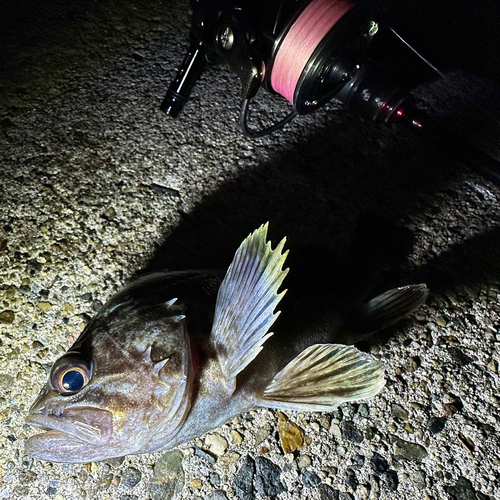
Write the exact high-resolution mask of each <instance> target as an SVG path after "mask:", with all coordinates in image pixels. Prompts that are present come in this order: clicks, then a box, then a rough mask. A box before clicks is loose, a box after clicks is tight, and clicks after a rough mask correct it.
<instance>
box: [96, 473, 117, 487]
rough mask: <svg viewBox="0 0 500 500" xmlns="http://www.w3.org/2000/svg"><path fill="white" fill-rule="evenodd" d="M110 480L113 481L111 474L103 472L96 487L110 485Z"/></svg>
mask: <svg viewBox="0 0 500 500" xmlns="http://www.w3.org/2000/svg"><path fill="white" fill-rule="evenodd" d="M111 481H113V474H103V475H102V476H101V477H100V479H99V481H98V483H97V487H98V488H100V489H102V490H105V489H107V488H109V487H110V485H111Z"/></svg>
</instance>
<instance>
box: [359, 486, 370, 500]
mask: <svg viewBox="0 0 500 500" xmlns="http://www.w3.org/2000/svg"><path fill="white" fill-rule="evenodd" d="M369 496H370V488H369V487H368V486H366V485H365V484H361V485H359V486H358V489H357V490H356V498H357V499H359V500H368V497H369Z"/></svg>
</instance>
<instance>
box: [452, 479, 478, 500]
mask: <svg viewBox="0 0 500 500" xmlns="http://www.w3.org/2000/svg"><path fill="white" fill-rule="evenodd" d="M445 491H446V493H448V495H449V497H450V500H487V499H488V497H487V496H486V495H483V494H482V493H480V492H478V491H475V490H474V488H473V486H472V483H471V482H470V481H469V480H468V479H466V478H465V477H460V478H459V479H458V481H457V482H456V483H455V484H454V485H452V486H446V487H445Z"/></svg>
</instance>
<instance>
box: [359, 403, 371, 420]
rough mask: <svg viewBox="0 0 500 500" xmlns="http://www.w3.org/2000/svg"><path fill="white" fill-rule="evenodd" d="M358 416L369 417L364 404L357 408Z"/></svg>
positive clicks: (366, 406)
mask: <svg viewBox="0 0 500 500" xmlns="http://www.w3.org/2000/svg"><path fill="white" fill-rule="evenodd" d="M358 414H359V415H361V416H362V417H364V418H365V417H367V416H368V415H369V411H368V405H367V404H366V403H361V404H360V405H359V406H358Z"/></svg>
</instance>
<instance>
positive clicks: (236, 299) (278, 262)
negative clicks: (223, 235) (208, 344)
mask: <svg viewBox="0 0 500 500" xmlns="http://www.w3.org/2000/svg"><path fill="white" fill-rule="evenodd" d="M267 227H268V225H267V224H265V225H263V226H261V227H260V228H259V229H257V230H256V231H255V232H253V233H252V234H251V235H249V236H248V237H247V238H246V239H245V240H244V241H243V243H242V244H241V245H240V247H239V248H238V250H237V251H236V254H235V256H234V259H233V262H232V263H231V265H230V266H229V269H228V271H227V273H226V276H225V277H224V280H223V282H222V284H221V286H220V289H219V294H218V296H217V302H216V307H215V315H214V323H213V327H212V333H211V340H212V343H213V345H214V347H215V351H216V353H217V357H218V359H219V362H220V366H221V370H222V373H223V374H224V377H225V382H226V387H227V388H228V391H230V392H233V391H234V388H235V384H236V376H237V375H238V373H240V372H241V371H242V370H243V369H244V368H245V367H246V366H247V365H248V364H249V363H250V362H251V361H252V360H253V359H254V358H255V356H257V354H258V353H259V352H260V350H261V349H262V346H263V344H264V342H265V341H266V340H267V339H268V338H269V337H270V336H271V335H272V333H269V328H270V327H271V325H272V324H273V323H274V321H275V320H276V318H277V317H278V315H279V312H276V313H275V312H274V310H275V309H276V306H277V305H278V302H279V301H280V300H281V298H282V297H283V295H284V294H285V291H283V292H281V293H278V289H279V287H280V286H281V283H282V282H283V280H284V278H285V276H286V275H287V273H288V269H286V270H283V269H282V267H283V264H284V262H285V259H286V256H287V254H288V251H287V252H285V253H282V250H283V246H284V244H285V239H283V240H282V241H281V242H280V243H279V245H278V246H277V247H276V249H275V250H272V249H271V243H270V242H267V243H266V237H267Z"/></svg>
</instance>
